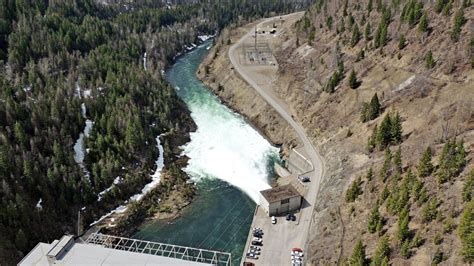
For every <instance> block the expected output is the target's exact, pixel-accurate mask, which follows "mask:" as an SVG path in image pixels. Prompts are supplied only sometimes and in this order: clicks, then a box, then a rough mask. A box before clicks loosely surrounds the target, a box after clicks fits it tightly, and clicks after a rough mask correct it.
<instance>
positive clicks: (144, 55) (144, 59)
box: [143, 52, 147, 71]
mask: <svg viewBox="0 0 474 266" xmlns="http://www.w3.org/2000/svg"><path fill="white" fill-rule="evenodd" d="M143 69H145V71H146V70H147V69H146V52H145V53H144V54H143Z"/></svg>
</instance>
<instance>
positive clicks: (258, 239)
mask: <svg viewBox="0 0 474 266" xmlns="http://www.w3.org/2000/svg"><path fill="white" fill-rule="evenodd" d="M252 241H257V242H262V241H263V240H262V239H261V238H258V237H254V238H253V240H252Z"/></svg>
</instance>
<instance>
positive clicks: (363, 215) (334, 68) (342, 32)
mask: <svg viewBox="0 0 474 266" xmlns="http://www.w3.org/2000/svg"><path fill="white" fill-rule="evenodd" d="M473 18H474V9H473V6H472V3H471V1H469V0H464V1H449V0H437V1H418V0H405V1H403V0H394V1H383V0H367V1H350V0H344V1H324V0H321V1H317V3H316V4H315V5H314V6H312V8H310V9H309V11H308V12H307V13H306V14H305V16H304V17H303V18H302V20H301V21H299V23H298V24H297V25H295V32H296V45H297V47H298V46H299V48H298V49H297V50H296V51H297V53H299V55H300V56H301V54H303V53H304V52H303V51H305V50H304V49H307V50H306V51H305V52H306V54H305V55H303V56H301V58H300V60H299V61H298V60H295V61H293V62H295V63H293V62H292V60H291V59H290V60H285V59H284V58H287V54H288V52H289V51H284V52H282V53H281V58H282V59H283V61H284V62H285V63H286V64H285V68H290V69H297V68H298V67H299V66H298V65H297V64H298V63H301V62H304V63H303V65H304V67H303V68H301V67H299V69H298V70H296V71H293V73H295V72H296V73H297V75H299V76H298V78H297V80H300V81H303V80H302V78H303V77H305V76H304V75H305V74H306V77H305V78H304V81H303V82H302V83H301V85H302V86H303V88H305V89H308V90H309V91H312V93H311V94H313V96H314V97H311V98H312V99H317V100H316V103H315V106H313V107H310V109H312V110H314V111H315V112H314V113H317V114H318V117H315V116H313V115H312V114H313V111H309V112H308V113H300V115H301V117H302V119H303V120H304V121H306V122H309V121H311V123H312V126H310V128H317V129H318V132H319V134H317V135H316V136H317V138H319V139H320V140H321V141H320V143H322V144H321V146H322V147H324V148H323V150H325V153H326V157H327V158H328V159H327V160H328V162H329V164H328V165H329V166H330V169H331V170H332V172H331V173H329V175H330V176H329V177H327V179H326V184H325V186H326V188H325V191H324V192H323V193H322V197H323V198H324V199H325V200H326V203H322V204H319V206H317V209H318V210H320V211H322V212H324V213H325V215H324V216H322V218H320V219H318V222H317V223H315V224H314V226H313V237H312V238H313V239H312V241H311V243H310V245H309V248H310V249H311V253H312V255H311V261H312V263H314V264H320V263H324V262H329V263H333V262H338V263H345V264H348V265H369V264H370V265H389V264H394V265H407V264H411V265H427V264H440V263H446V264H448V265H460V264H464V263H466V264H469V263H473V262H474V249H473V243H474V237H473V227H472V224H473V222H474V219H473V214H472V204H473V201H472V197H471V195H472V194H473V193H474V187H473V185H472V183H473V181H472V179H473V175H474V169H473V165H472V158H473V154H472V148H473V143H474V139H473V135H472V132H473V130H474V128H473V117H474V113H473V109H472V107H473V103H474V100H473V99H474V90H473V89H474V86H473V82H474V72H473V70H474V61H473V60H474V32H473V31H472V29H473ZM308 50H310V51H309V52H308ZM293 59H294V58H293ZM313 77H315V78H313ZM310 86H313V88H311V87H310ZM309 88H311V89H309ZM284 94H286V95H291V96H288V97H295V96H294V95H295V94H298V93H297V92H284ZM297 97H298V98H300V97H301V96H297ZM305 97H306V98H308V96H305ZM300 99H301V98H300ZM309 101H310V100H309ZM297 104H298V105H300V106H301V105H302V106H304V105H306V104H308V100H303V101H301V102H298V101H297ZM323 106H324V107H323ZM316 110H321V111H319V112H318V111H316ZM331 110H332V111H331ZM329 114H330V115H329ZM335 118H336V120H338V119H339V118H340V119H341V120H342V121H343V123H338V122H335ZM330 142H333V144H330ZM331 147H332V148H331ZM328 149H334V150H333V151H332V152H331V151H329V150H328ZM336 150H337V152H334V151H336ZM338 188H339V189H343V190H344V191H345V195H344V197H343V198H342V199H341V198H339V199H336V198H335V197H334V196H330V193H331V192H330V191H334V190H335V189H338ZM328 198H331V200H332V202H331V203H329V201H331V200H328ZM323 206H324V207H327V208H328V209H325V210H323V209H324V207H323ZM330 231H331V232H330ZM329 242H332V243H333V244H330V245H333V246H334V249H333V250H332V252H331V251H329V250H327V251H322V249H323V247H324V246H325V245H326V244H327V243H329ZM336 243H337V244H336Z"/></svg>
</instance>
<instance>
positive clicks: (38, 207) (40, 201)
mask: <svg viewBox="0 0 474 266" xmlns="http://www.w3.org/2000/svg"><path fill="white" fill-rule="evenodd" d="M41 203H43V199H42V198H40V199H39V200H38V203H36V209H39V210H41V209H43V206H42V205H41Z"/></svg>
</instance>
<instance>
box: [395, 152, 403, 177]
mask: <svg viewBox="0 0 474 266" xmlns="http://www.w3.org/2000/svg"><path fill="white" fill-rule="evenodd" d="M393 165H394V167H395V172H396V173H398V174H401V173H402V148H401V147H398V149H397V151H396V152H395V156H394V157H393Z"/></svg>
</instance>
